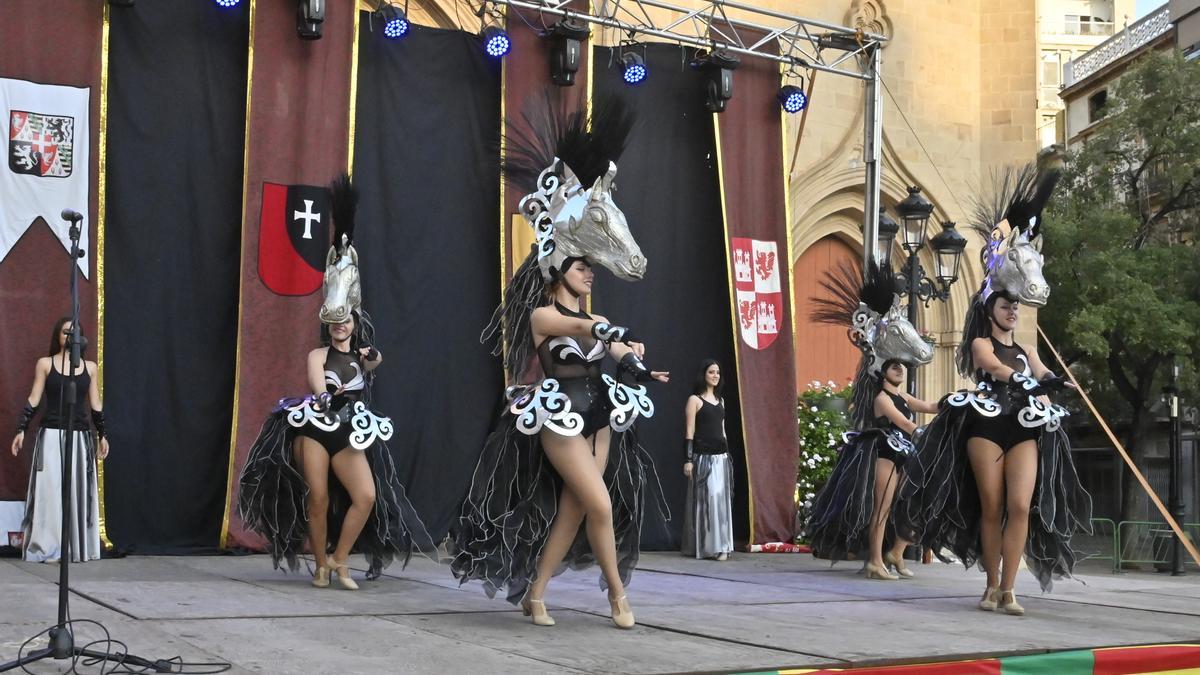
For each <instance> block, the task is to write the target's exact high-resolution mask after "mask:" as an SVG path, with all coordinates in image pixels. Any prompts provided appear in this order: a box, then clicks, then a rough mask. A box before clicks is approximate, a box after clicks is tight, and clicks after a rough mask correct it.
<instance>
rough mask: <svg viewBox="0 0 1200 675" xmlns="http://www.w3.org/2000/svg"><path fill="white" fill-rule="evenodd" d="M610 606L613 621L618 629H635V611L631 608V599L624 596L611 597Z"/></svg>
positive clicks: (609, 599)
mask: <svg viewBox="0 0 1200 675" xmlns="http://www.w3.org/2000/svg"><path fill="white" fill-rule="evenodd" d="M608 604H609V605H611V606H612V621H613V623H614V624H616V625H617V628H633V625H634V623H635V622H634V620H633V610H632V609H630V608H629V599H628V598H626V597H625V596H624V595H622V596H621V597H619V598H614V597H612V596H609V598H608Z"/></svg>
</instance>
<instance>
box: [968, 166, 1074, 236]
mask: <svg viewBox="0 0 1200 675" xmlns="http://www.w3.org/2000/svg"><path fill="white" fill-rule="evenodd" d="M1060 175H1061V171H1059V169H1058V168H1054V167H1050V168H1046V169H1044V170H1042V171H1039V170H1038V167H1037V166H1036V165H1035V164H1032V163H1031V164H1026V165H1024V166H1020V167H1012V166H1008V167H1004V168H1002V169H999V170H994V171H992V173H991V184H990V185H988V186H986V187H985V188H984V190H982V191H981V192H980V193H979V194H977V195H975V196H974V198H973V199H972V200H971V201H972V205H971V206H972V209H971V228H972V229H974V230H975V231H976V232H978V233H979V234H981V235H983V236H984V237H989V236H990V235H991V232H992V228H994V227H995V226H996V224H997V223H999V222H1000V221H1001V220H1008V224H1009V225H1011V226H1012V227H1013V228H1016V229H1020V230H1024V229H1026V228H1029V227H1030V224H1029V220H1030V218H1034V217H1036V218H1037V220H1036V221H1035V222H1034V225H1033V229H1032V230H1031V231H1030V232H1029V233H1028V236H1029V238H1030V239H1033V238H1034V237H1036V236H1037V234H1038V232H1039V231H1040V229H1041V221H1042V209H1043V208H1045V206H1046V202H1047V201H1049V199H1050V195H1051V194H1053V193H1054V186H1055V185H1056V184H1057V183H1058V178H1059V176H1060Z"/></svg>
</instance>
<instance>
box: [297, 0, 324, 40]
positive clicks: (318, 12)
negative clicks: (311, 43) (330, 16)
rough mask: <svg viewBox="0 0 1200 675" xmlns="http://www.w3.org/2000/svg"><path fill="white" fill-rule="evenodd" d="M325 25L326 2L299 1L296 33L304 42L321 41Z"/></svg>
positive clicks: (316, 0) (318, 0) (314, 0)
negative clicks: (322, 28) (322, 26)
mask: <svg viewBox="0 0 1200 675" xmlns="http://www.w3.org/2000/svg"><path fill="white" fill-rule="evenodd" d="M323 23H325V0H298V4H297V5H296V33H298V34H299V35H300V39H302V40H319V39H321V24H323Z"/></svg>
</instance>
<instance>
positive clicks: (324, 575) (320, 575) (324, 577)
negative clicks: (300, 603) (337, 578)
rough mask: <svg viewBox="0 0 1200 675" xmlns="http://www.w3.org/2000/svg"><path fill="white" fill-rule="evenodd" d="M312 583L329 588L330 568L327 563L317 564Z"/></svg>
mask: <svg viewBox="0 0 1200 675" xmlns="http://www.w3.org/2000/svg"><path fill="white" fill-rule="evenodd" d="M326 562H327V563H328V561H326ZM312 585H313V586H316V587H317V588H329V569H328V568H326V567H325V565H317V569H316V570H315V571H314V572H313V578H312Z"/></svg>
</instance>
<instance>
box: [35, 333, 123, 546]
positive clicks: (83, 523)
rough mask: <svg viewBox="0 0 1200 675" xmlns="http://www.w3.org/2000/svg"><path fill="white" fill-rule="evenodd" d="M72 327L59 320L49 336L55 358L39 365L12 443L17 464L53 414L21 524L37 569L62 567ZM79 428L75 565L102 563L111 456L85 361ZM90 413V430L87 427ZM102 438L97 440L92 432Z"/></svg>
mask: <svg viewBox="0 0 1200 675" xmlns="http://www.w3.org/2000/svg"><path fill="white" fill-rule="evenodd" d="M70 332H71V320H70V319H59V320H58V322H57V323H56V324H55V326H54V332H53V333H51V335H50V349H49V356H43V357H42V358H40V359H38V361H37V366H36V367H35V369H34V376H33V389H32V390H31V391H30V392H29V398H28V400H27V401H26V403H25V408H24V409H23V410H22V411H21V415H20V417H19V418H17V435H16V438H14V439H13V442H12V454H13V456H14V457H16V456H17V453H19V452H20V451H21V448H22V447H24V446H25V445H26V443H25V431H26V430H27V429H28V428H29V424H30V422H32V420H33V416H34V414H35V413H36V412H37V410H38V408H40V407H41V401H42V398H43V394H44V395H45V400H46V410H45V413H44V414H43V415H42V422H41V426H40V427H39V428H38V430H37V435H36V436H35V440H34V443H33V444H32V450H33V460H32V465H31V466H30V469H29V491H28V494H27V496H26V499H25V518H24V520H23V522H22V530H23V531H24V536H25V543H24V547H23V551H22V555H23V557H24V558H25V560H28V561H30V562H58V561H59V559H60V558H61V557H62V551H63V541H62V518H63V505H62V481H63V474H62V467H63V457H64V452H65V451H66V447H67V432H66V428H67V422H68V409H69V402H68V401H67V400H66V395H67V391H68V388H67V383H68V382H69V380H70V377H71V375H72V369H71V356H70V350H69V349H67V336H68V334H69V333H70ZM73 374H74V376H75V379H76V384H75V387H76V389H75V422H74V424H73V425H72V427H73V429H74V437H75V438H74V443H73V445H72V453H71V476H70V479H69V480H70V481H71V485H70V487H71V494H72V495H73V497H72V501H71V547H70V548H71V560H73V561H75V562H81V561H85V560H99V559H100V502H99V498H98V496H97V483H96V460H97V458H99V459H104V458H105V457H106V456H107V455H108V439H107V438H105V437H104V413H103V411H102V406H101V404H100V390H99V387H98V386H97V383H96V380H97V378H96V363H95V362H94V361H81V362H80V364H79V367H78V368H76V369H75V370H74V373H73ZM89 410H90V411H91V414H90V417H91V424H90V425H89V423H88V418H89V414H88V411H89ZM92 426H94V427H95V430H96V433H95V436H93V435H92V430H91V427H92Z"/></svg>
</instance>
